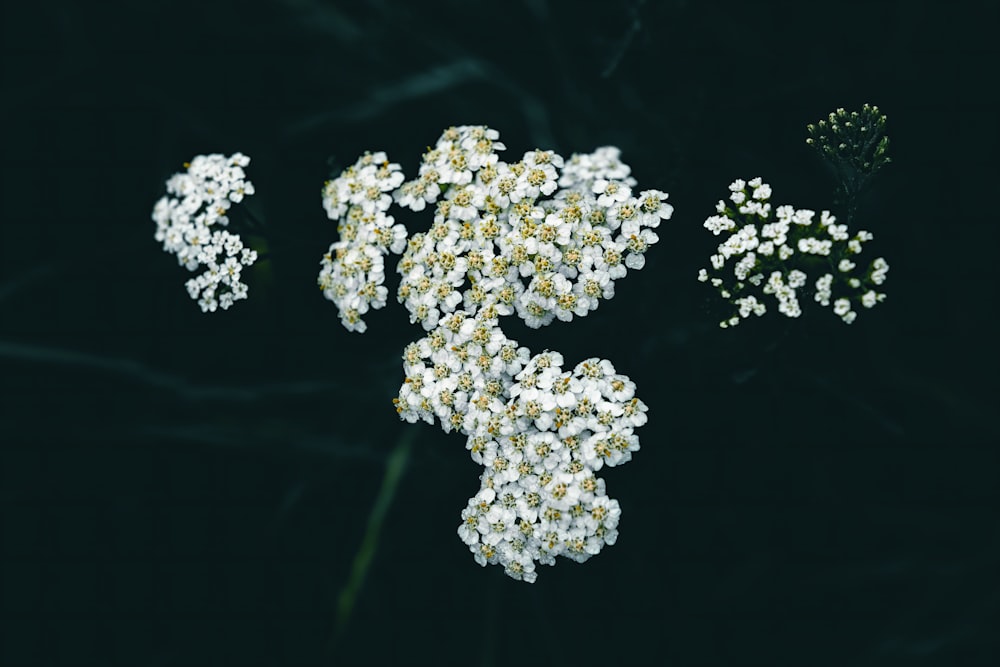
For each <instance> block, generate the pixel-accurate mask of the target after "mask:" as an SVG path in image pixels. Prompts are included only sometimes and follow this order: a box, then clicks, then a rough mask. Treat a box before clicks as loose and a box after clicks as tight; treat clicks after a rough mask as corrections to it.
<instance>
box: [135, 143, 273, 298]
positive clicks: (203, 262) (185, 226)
mask: <svg viewBox="0 0 1000 667" xmlns="http://www.w3.org/2000/svg"><path fill="white" fill-rule="evenodd" d="M248 164H250V158H249V157H247V156H246V155H243V154H242V153H234V154H233V155H230V156H225V155H220V154H211V155H198V156H195V157H194V158H193V159H192V160H191V162H190V163H189V164H187V165H185V166H186V167H187V171H186V172H181V173H177V174H174V175H173V176H171V177H170V178H169V179H168V180H167V183H166V187H167V195H166V196H164V197H161V198H160V199H159V201H157V202H156V204H155V206H154V207H153V214H152V218H153V221H154V222H156V232H155V235H154V238H155V239H156V240H157V241H159V242H161V243H162V244H163V249H164V250H165V251H166V252H168V253H171V254H174V255H176V256H177V261H178V263H179V264H181V265H182V266H184V267H185V268H187V269H188V270H189V271H197V270H199V269H204V271H203V272H202V273H201V274H200V275H198V276H197V277H195V278H192V279H190V280H188V281H187V282H186V283H185V287H186V289H187V291H188V294H189V295H190V296H191V298H192V299H194V300H195V301H197V302H198V305H199V306H200V307H201V309H202V311H203V312H215V311H216V310H218V309H219V308H222V309H223V310H227V309H229V308H230V307H232V305H233V304H234V303H235V302H236V301H240V300H243V299H246V298H247V293H248V289H247V285H246V284H245V283H243V282H241V281H240V278H241V277H242V272H243V268H244V267H247V266H251V265H253V264H254V262H256V261H257V253H256V252H255V251H253V250H251V249H250V248H246V247H244V245H243V240H242V239H241V238H240V237H239V236H238V235H237V234H234V233H232V232H230V231H228V230H226V229H221V228H222V227H225V226H227V225H228V224H229V217H228V212H229V210H230V208H231V207H232V204H233V203H239V202H242V201H243V199H244V198H245V197H248V196H250V195H252V194H254V192H255V190H254V186H253V183H251V182H250V181H248V180H247V179H246V173H245V171H244V170H243V167H246V166H247V165H248Z"/></svg>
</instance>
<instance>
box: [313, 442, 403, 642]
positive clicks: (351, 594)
mask: <svg viewBox="0 0 1000 667" xmlns="http://www.w3.org/2000/svg"><path fill="white" fill-rule="evenodd" d="M418 432H419V430H418V429H416V428H412V427H410V428H404V429H403V432H402V434H401V435H400V437H399V440H397V441H396V446H395V447H394V448H393V450H392V453H391V454H389V459H388V460H387V461H386V464H385V474H384V475H383V476H382V486H381V488H379V491H378V495H377V496H376V497H375V504H374V505H372V510H371V513H370V514H369V515H368V525H367V527H366V528H365V535H364V537H363V538H362V540H361V545H360V546H359V547H358V551H357V553H356V554H355V555H354V562H353V563H352V565H351V573H350V576H349V577H348V579H347V583H346V584H345V585H344V588H343V589H342V590H341V591H340V595H339V596H338V597H337V617H336V621H335V623H334V629H333V638H332V640H331V642H330V647H331V649H332V648H333V647H334V646H336V644H337V642H338V641H339V640H340V638H341V637H342V636H343V634H344V630H346V629H347V624H348V621H350V618H351V613H352V612H353V610H354V603H355V601H356V600H357V597H358V594H359V593H360V591H361V587H362V586H363V585H364V582H365V577H366V575H367V574H368V570H369V568H370V567H371V563H372V560H373V559H374V557H375V552H376V550H377V549H378V538H379V534H380V533H381V532H382V524H383V522H384V521H385V516H386V513H387V512H388V511H389V507H390V506H391V505H392V501H393V499H394V498H395V497H396V489H397V488H398V486H399V481H400V479H402V477H403V473H404V472H405V470H406V464H407V462H408V461H409V458H410V449H412V447H413V442H414V440H416V437H417V433H418Z"/></svg>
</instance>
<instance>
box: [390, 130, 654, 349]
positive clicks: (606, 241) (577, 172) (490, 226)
mask: <svg viewBox="0 0 1000 667" xmlns="http://www.w3.org/2000/svg"><path fill="white" fill-rule="evenodd" d="M498 139H499V135H498V133H497V132H496V131H495V130H491V129H489V128H486V127H481V126H463V127H453V128H449V129H448V130H445V132H444V133H443V134H442V136H441V138H440V139H439V140H438V142H437V144H436V146H435V147H434V148H433V149H431V150H429V151H428V152H427V153H426V154H425V155H424V157H423V163H422V165H421V167H420V172H419V175H418V177H417V178H416V179H414V180H412V181H408V182H406V183H404V184H403V185H402V186H401V187H400V188H399V190H397V191H396V192H395V193H394V198H395V199H396V201H397V202H398V203H399V204H400V205H401V206H404V207H407V208H410V209H411V210H414V211H419V210H422V209H423V208H425V207H427V206H428V205H432V204H433V205H435V215H434V221H433V224H432V225H431V228H430V229H429V230H428V231H427V232H425V233H420V234H414V235H413V236H412V237H411V238H410V240H409V242H408V244H407V248H406V252H405V253H404V254H403V257H402V258H401V260H400V262H399V265H398V271H399V273H400V274H401V276H402V280H401V285H400V289H399V295H398V299H399V301H400V303H402V304H403V305H404V306H405V307H406V309H407V310H408V311H409V312H410V321H411V322H419V323H420V324H421V325H422V326H423V328H424V329H425V330H427V331H431V330H433V329H434V328H435V327H436V326H437V324H438V321H439V320H440V319H441V318H442V317H444V316H445V315H447V314H448V313H452V312H455V311H456V310H457V309H458V308H462V309H464V310H465V311H467V312H469V313H472V314H474V313H476V312H478V311H480V310H481V309H483V308H487V307H489V308H492V309H494V310H495V312H496V314H497V315H501V316H504V315H510V314H514V313H516V314H517V315H518V316H519V317H520V318H521V319H522V320H524V322H525V323H526V324H527V325H528V326H529V327H532V328H538V327H542V326H544V325H547V324H549V323H551V322H552V321H553V320H555V319H559V320H563V321H569V320H572V319H573V317H574V316H577V317H582V316H584V315H587V314H588V313H590V312H591V311H593V310H595V309H596V308H597V307H598V305H599V302H600V300H601V299H608V298H611V297H612V296H614V289H615V281H616V280H618V279H620V278H623V277H624V276H625V274H626V273H627V270H628V269H640V268H642V267H643V265H644V263H645V257H644V256H643V254H644V253H645V252H646V250H647V249H648V248H649V246H650V245H652V244H654V243H656V242H657V241H658V240H659V237H658V236H657V235H656V233H655V232H654V231H653V229H655V228H656V227H658V226H659V224H660V222H661V220H664V219H669V218H670V216H671V214H672V213H673V207H672V206H671V205H670V204H668V203H666V201H665V200H666V199H667V194H666V193H664V192H661V191H659V190H646V191H643V192H640V193H638V194H637V195H634V194H633V191H632V188H633V186H634V185H635V180H634V179H632V178H631V177H630V176H629V173H630V171H631V170H630V168H629V167H628V166H627V165H625V164H623V163H622V162H621V161H620V160H619V159H618V150H617V149H615V148H611V147H605V148H601V149H598V150H597V151H596V152H594V153H592V154H589V155H574V156H572V157H571V158H570V159H569V160H564V159H563V158H562V157H561V156H560V155H558V154H556V153H554V152H553V151H544V150H534V151H529V152H527V153H525V154H524V156H523V157H522V158H521V160H519V161H517V162H514V163H510V164H509V163H507V162H504V161H502V160H500V159H499V157H498V154H497V151H499V150H502V149H504V148H505V146H504V144H502V143H501V142H499V141H498Z"/></svg>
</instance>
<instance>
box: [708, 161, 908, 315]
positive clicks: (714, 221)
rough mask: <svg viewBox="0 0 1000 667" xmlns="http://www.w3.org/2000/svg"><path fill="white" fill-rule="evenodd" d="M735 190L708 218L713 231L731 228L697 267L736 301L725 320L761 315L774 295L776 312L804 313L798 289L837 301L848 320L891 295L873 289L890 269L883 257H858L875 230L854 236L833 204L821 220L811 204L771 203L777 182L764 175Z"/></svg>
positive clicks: (835, 308)
mask: <svg viewBox="0 0 1000 667" xmlns="http://www.w3.org/2000/svg"><path fill="white" fill-rule="evenodd" d="M729 190H730V195H729V202H726V201H723V200H720V201H719V203H718V204H717V205H716V215H713V216H710V217H709V218H707V219H706V220H705V223H704V227H705V228H706V229H708V230H709V231H711V232H712V233H713V234H714V235H716V236H719V235H721V234H727V236H726V238H725V240H724V241H723V242H722V243H720V244H719V246H718V248H717V250H716V254H714V255H712V256H711V257H710V261H711V263H712V267H711V269H701V270H700V271H699V273H698V280H700V281H701V282H708V283H711V285H712V286H713V287H716V288H717V289H718V290H719V293H720V295H721V296H722V298H724V299H726V300H727V301H729V302H730V303H732V304H733V305H734V306H736V308H737V311H736V312H735V313H734V314H733V315H731V316H730V317H728V318H726V319H724V320H722V321H721V322H720V323H719V326H721V327H723V328H726V327H732V326H736V325H737V324H739V323H740V322H741V321H742V320H743V319H746V318H748V317H750V315H757V316H761V315H763V314H764V313H765V312H767V304H766V302H767V301H768V300H769V299H768V298H767V297H769V296H770V297H773V298H774V299H775V300H776V301H777V303H778V312H780V313H781V314H783V315H785V316H787V317H799V316H800V315H801V314H802V302H801V300H800V297H801V296H802V295H803V293H804V294H806V295H807V296H808V295H811V296H812V300H813V301H815V302H816V303H819V304H820V305H822V306H830V305H831V304H832V307H833V312H834V314H836V315H838V316H839V317H840V318H841V319H842V320H843V321H844V322H846V323H848V324H850V323H851V322H853V321H854V320H855V318H856V317H857V310H856V308H857V307H858V306H860V307H862V308H872V307H874V306H875V305H876V304H877V303H880V302H881V301H883V300H884V299H885V293H883V292H879V291H877V290H876V289H875V288H876V287H879V286H881V285H882V284H883V283H884V282H885V279H886V274H887V273H888V271H889V265H888V264H887V263H886V261H885V259H884V258H882V257H877V258H875V259H874V260H873V261H872V262H871V263H870V264H869V265H868V267H863V266H862V265H861V263H860V262H859V261H857V260H858V255H859V254H860V253H861V251H862V247H863V244H864V243H866V242H868V241H871V240H872V238H874V237H873V236H872V234H871V233H870V232H867V231H864V230H861V231H858V232H857V233H856V234H854V235H853V236H851V235H850V234H849V233H848V230H847V225H843V224H837V219H836V218H835V217H834V216H833V215H831V214H830V212H829V211H822V212H821V213H820V215H819V219H818V220H816V212H815V211H812V210H809V209H796V208H794V207H793V206H788V205H784V206H778V207H777V208H775V209H773V210H772V206H771V203H770V199H771V186H769V185H768V184H767V183H764V182H763V181H762V180H761V179H760V178H754V179H751V180H750V181H744V180H742V179H737V180H736V181H733V183H731V184H730V186H729ZM727 263H728V264H729V265H730V266H729V267H728V268H727ZM810 276H812V277H810Z"/></svg>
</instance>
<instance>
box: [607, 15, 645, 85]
mask: <svg viewBox="0 0 1000 667" xmlns="http://www.w3.org/2000/svg"><path fill="white" fill-rule="evenodd" d="M644 4H646V0H636V2H634V3H633V4H632V5H631V6H630V7H629V12H628V13H629V17H630V18H631V19H632V22H631V23H630V24H629V27H628V30H626V32H625V36H624V37H622V40H621V43H620V44H619V46H618V49H617V50H616V51H615V53H614V55H612V56H611V60H610V61H609V62H608V64H607V66H606V67H605V68H604V71H603V72H601V77H602V78H604V79H607V78H608V77H609V76H611V75H612V74H614V72H615V70H616V69H618V64H619V63H621V61H622V58H624V57H625V53H626V52H627V51H628V48H629V46H631V45H632V40H633V39H635V36H636V35H637V34H639V31H640V30H642V22H641V21H639V8H640V7H642V6H643V5H644Z"/></svg>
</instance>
